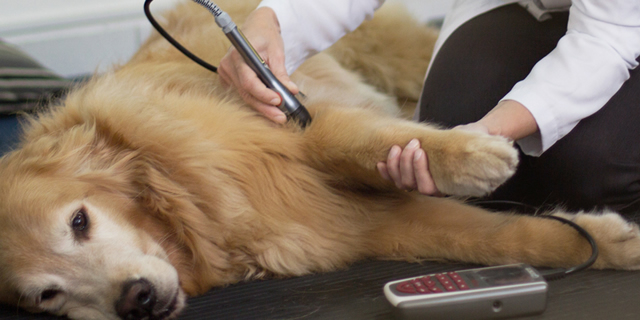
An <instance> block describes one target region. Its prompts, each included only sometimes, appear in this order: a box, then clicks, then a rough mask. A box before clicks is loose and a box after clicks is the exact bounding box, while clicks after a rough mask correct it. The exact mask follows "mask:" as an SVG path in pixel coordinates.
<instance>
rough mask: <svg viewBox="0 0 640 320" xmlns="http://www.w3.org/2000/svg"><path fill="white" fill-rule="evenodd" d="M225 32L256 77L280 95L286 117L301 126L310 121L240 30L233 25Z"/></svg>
mask: <svg viewBox="0 0 640 320" xmlns="http://www.w3.org/2000/svg"><path fill="white" fill-rule="evenodd" d="M225 34H226V35H227V38H229V40H230V41H231V44H233V46H234V47H235V48H236V49H237V50H238V52H239V53H240V55H241V56H242V58H243V59H244V60H245V62H247V64H248V65H249V67H251V69H252V70H253V71H254V72H255V73H256V74H257V75H258V78H260V80H261V81H262V82H263V83H264V84H265V85H266V86H267V87H268V88H270V89H272V90H274V91H275V92H277V93H278V94H279V95H280V97H281V98H282V102H281V103H280V105H279V106H278V108H279V109H280V110H282V112H284V113H285V114H286V115H287V116H288V117H290V118H292V119H294V120H295V121H297V122H298V123H299V124H300V126H301V127H303V128H304V127H305V126H306V125H308V124H309V123H311V116H310V115H309V112H308V111H307V109H306V108H305V107H304V106H303V105H302V104H301V103H300V101H298V99H296V97H295V96H294V95H293V94H291V92H290V91H289V90H288V89H287V87H285V86H284V85H283V84H282V82H280V81H279V80H278V78H276V77H275V76H274V75H273V73H272V72H271V70H270V69H269V67H267V64H266V63H265V62H264V60H262V58H260V55H259V54H258V53H257V52H256V51H255V49H254V48H253V47H252V46H251V44H249V41H247V39H246V38H245V37H244V35H243V34H242V32H240V30H238V28H237V27H234V28H233V29H231V30H230V31H229V32H226V33H225Z"/></svg>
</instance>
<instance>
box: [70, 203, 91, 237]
mask: <svg viewBox="0 0 640 320" xmlns="http://www.w3.org/2000/svg"><path fill="white" fill-rule="evenodd" d="M71 228H73V231H75V232H76V234H77V235H84V234H86V232H87V229H88V228H89V215H88V214H87V209H85V208H81V209H79V210H78V211H76V212H75V213H74V215H73V219H72V220H71Z"/></svg>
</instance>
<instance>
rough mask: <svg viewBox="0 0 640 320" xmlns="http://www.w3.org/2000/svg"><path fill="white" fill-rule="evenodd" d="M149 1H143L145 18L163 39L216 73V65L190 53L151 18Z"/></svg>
mask: <svg viewBox="0 0 640 320" xmlns="http://www.w3.org/2000/svg"><path fill="white" fill-rule="evenodd" d="M151 1H153V0H145V2H144V14H145V15H146V16H147V19H149V22H150V23H151V25H152V26H153V27H154V28H155V29H156V30H157V31H158V33H160V35H161V36H163V37H164V38H165V39H167V41H169V43H171V44H172V45H173V46H174V47H175V48H176V49H178V50H180V52H182V53H183V54H184V55H185V56H187V57H189V59H191V60H193V61H194V62H195V63H197V64H199V65H201V66H202V67H204V68H205V69H207V70H210V71H212V72H214V73H218V68H217V67H216V66H213V65H211V64H209V63H208V62H206V61H204V60H202V59H200V58H199V57H198V56H196V55H195V54H193V53H191V51H189V50H187V48H185V47H183V46H182V45H181V44H180V43H179V42H178V41H176V39H174V38H173V37H172V36H171V35H169V33H167V32H166V31H165V30H164V29H163V28H162V26H160V24H159V23H158V22H157V21H156V19H154V18H153V15H151V9H149V7H150V5H151Z"/></svg>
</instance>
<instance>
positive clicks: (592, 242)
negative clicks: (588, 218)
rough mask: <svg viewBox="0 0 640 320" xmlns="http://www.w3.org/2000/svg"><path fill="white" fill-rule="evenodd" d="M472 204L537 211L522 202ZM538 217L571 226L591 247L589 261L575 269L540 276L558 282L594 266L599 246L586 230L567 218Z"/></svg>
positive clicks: (493, 201)
mask: <svg viewBox="0 0 640 320" xmlns="http://www.w3.org/2000/svg"><path fill="white" fill-rule="evenodd" d="M468 203H470V204H477V205H483V204H484V205H490V204H504V205H518V206H521V207H526V208H528V209H536V208H535V207H533V206H530V205H527V204H524V203H521V202H515V201H501V200H486V201H484V200H478V201H470V202H468ZM536 217H539V218H545V219H553V220H557V221H560V222H562V223H564V224H566V225H569V226H570V227H572V228H574V229H575V230H576V231H578V233H579V234H580V235H581V236H582V237H584V238H585V239H586V240H587V241H588V242H589V245H590V246H591V256H590V257H589V259H587V260H586V261H585V262H583V263H581V264H579V265H577V266H575V267H571V268H568V269H564V268H558V269H551V270H545V271H541V272H540V274H541V275H542V276H543V277H544V278H545V280H548V281H553V280H558V279H562V278H564V277H565V276H567V275H570V274H573V273H576V272H579V271H582V270H585V269H587V268H589V267H590V266H592V265H593V264H594V263H595V262H596V259H597V258H598V245H597V244H596V241H595V240H594V239H593V237H592V236H591V235H590V234H589V232H587V230H585V229H584V228H582V227H581V226H579V225H578V224H577V223H575V222H573V221H571V220H567V219H565V218H562V217H558V216H552V215H536Z"/></svg>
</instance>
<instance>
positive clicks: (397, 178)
mask: <svg viewBox="0 0 640 320" xmlns="http://www.w3.org/2000/svg"><path fill="white" fill-rule="evenodd" d="M401 152H402V148H400V146H397V145H396V146H393V147H391V150H389V155H388V157H387V172H388V173H389V177H390V178H391V180H392V181H393V182H394V183H395V184H396V187H398V188H399V189H402V185H401V181H402V175H401V173H400V153H401Z"/></svg>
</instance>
